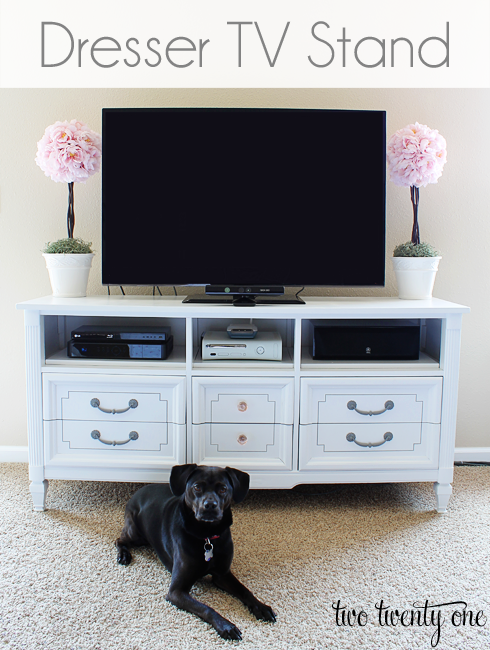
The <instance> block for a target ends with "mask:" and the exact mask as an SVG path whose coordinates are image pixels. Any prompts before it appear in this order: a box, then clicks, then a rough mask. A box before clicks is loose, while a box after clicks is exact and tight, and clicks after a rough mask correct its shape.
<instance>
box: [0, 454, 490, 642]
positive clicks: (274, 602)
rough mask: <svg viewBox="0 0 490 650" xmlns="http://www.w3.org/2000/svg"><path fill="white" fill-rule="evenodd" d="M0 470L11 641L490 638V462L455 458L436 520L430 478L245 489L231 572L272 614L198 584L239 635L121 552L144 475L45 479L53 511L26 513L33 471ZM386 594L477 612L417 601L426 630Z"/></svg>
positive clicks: (144, 561)
mask: <svg viewBox="0 0 490 650" xmlns="http://www.w3.org/2000/svg"><path fill="white" fill-rule="evenodd" d="M0 477H1V501H0V503H1V514H0V621H1V625H0V631H1V634H0V644H1V645H0V647H1V648H5V650H14V649H15V650H18V649H21V648H22V649H23V650H160V649H162V650H163V649H164V648H165V649H169V650H173V649H184V648H189V649H192V650H194V649H195V650H201V649H202V650H204V649H206V650H210V649H212V648H230V647H233V646H234V645H239V646H240V647H241V648H243V649H244V650H245V649H247V648H249V649H253V650H261V649H262V648H264V649H268V648H270V649H272V650H276V649H288V650H289V649H295V648H298V649H304V650H320V649H323V648H328V649H329V650H343V649H349V650H350V649H352V650H354V649H355V650H363V649H369V650H391V649H395V648H396V649H398V648H402V649H403V650H412V649H413V650H419V649H421V650H422V649H424V650H425V649H427V650H430V648H431V647H437V648H440V649H441V650H450V649H451V650H452V649H458V650H484V649H485V650H487V649H488V648H490V578H489V569H490V567H489V549H490V468H486V467H477V468H474V467H461V468H456V477H455V482H454V494H453V497H452V499H451V501H450V506H449V510H448V512H447V513H446V514H445V515H437V514H436V513H435V511H434V510H433V508H434V505H435V497H434V495H433V492H432V486H431V485H428V484H411V485H409V484H406V485H399V484H396V485H374V486H349V485H340V486H309V487H300V488H297V489H296V490H294V491H256V492H252V493H251V494H250V495H249V497H248V498H247V499H246V500H245V502H243V503H242V504H240V505H239V506H236V507H235V508H234V515H235V523H234V525H233V537H234V541H235V560H234V571H235V573H236V575H237V576H238V577H239V578H240V579H241V580H242V581H243V582H244V583H245V584H247V585H248V586H249V587H250V588H251V589H252V591H254V592H255V594H256V595H257V596H258V597H259V598H261V599H262V600H264V601H265V602H266V603H268V604H270V605H271V606H272V607H273V608H274V610H275V611H276V613H277V615H278V621H277V623H276V624H275V625H272V624H267V623H263V622H258V621H256V620H255V619H254V618H253V617H252V616H251V615H250V614H249V612H248V610H247V609H246V608H245V607H244V606H243V605H242V604H241V603H239V602H237V601H235V600H234V599H233V598H232V597H230V596H228V595H226V594H223V593H221V592H219V591H218V590H216V589H215V588H214V587H212V586H211V585H210V584H209V583H208V582H207V581H204V582H202V583H200V584H198V585H197V586H196V587H195V589H194V593H195V595H196V596H197V597H198V598H200V599H202V600H203V601H205V602H206V603H208V604H209V605H211V606H213V607H214V608H215V609H217V610H218V611H219V612H220V613H221V614H222V615H224V616H225V617H226V618H229V619H230V620H231V621H233V622H234V623H235V624H236V625H237V626H238V627H239V628H240V629H241V631H242V635H243V641H241V642H230V641H223V640H222V639H220V638H219V637H218V635H217V634H216V632H215V631H214V630H213V629H212V628H210V627H209V626H208V625H207V624H206V623H204V622H202V621H201V620H199V619H197V618H195V617H194V616H192V615H190V614H187V613H184V612H181V611H179V610H177V609H176V608H175V607H173V606H172V605H170V604H169V603H167V602H166V601H165V594H166V592H167V588H168V585H169V574H168V573H167V571H166V570H165V568H164V567H163V566H162V565H161V564H160V563H159V561H158V560H157V558H156V557H155V556H154V554H153V552H152V551H151V550H148V549H139V550H136V552H135V558H134V561H133V563H132V564H131V565H130V566H129V567H121V566H119V565H118V564H117V563H116V551H115V548H114V546H113V540H114V539H115V538H116V537H117V536H118V534H119V531H120V528H121V525H122V520H123V511H124V506H125V503H126V501H127V499H128V498H129V497H130V495H131V494H132V493H133V492H134V491H135V490H136V489H137V487H139V486H137V485H134V484H116V483H82V482H61V481H51V483H50V487H49V491H48V507H49V510H47V511H46V512H44V513H35V512H33V511H32V509H31V501H30V494H29V490H28V479H27V466H26V465H22V464H5V465H0ZM337 601H340V603H341V606H345V607H346V608H347V609H350V610H352V609H355V610H356V615H358V614H359V612H361V611H364V612H365V615H361V619H360V621H361V622H362V623H365V625H363V626H360V625H358V620H359V619H358V618H357V620H356V621H355V622H354V621H353V622H354V625H352V626H348V625H347V626H338V625H337V624H336V620H335V612H334V610H333V608H332V604H333V603H336V602H337ZM380 601H383V605H384V606H389V608H390V609H389V611H390V612H392V613H394V610H395V609H397V610H398V614H401V612H402V610H414V603H417V604H418V605H424V604H425V603H426V602H427V604H428V605H441V604H443V603H444V604H446V603H454V602H456V601H464V602H466V603H467V612H469V610H471V611H472V612H473V613H474V616H475V617H476V615H477V613H478V612H479V611H481V612H483V614H480V615H479V618H478V619H476V618H473V621H472V622H473V626H471V625H470V624H469V620H467V621H466V625H464V626H463V625H461V622H462V621H461V614H460V612H461V610H462V605H457V604H449V605H448V604H446V605H445V606H443V607H440V608H435V609H433V610H430V609H428V610H427V611H426V614H427V617H426V623H427V625H424V624H423V623H424V621H423V618H422V619H421V620H420V623H422V625H420V626H419V625H415V624H414V625H407V626H402V625H401V624H400V623H399V624H398V625H396V626H386V625H380V622H379V620H378V611H377V609H376V605H377V604H378V606H379V603H380ZM417 611H419V612H420V611H421V612H423V610H417ZM431 611H433V612H434V614H433V618H432V622H433V623H434V624H433V625H431V624H430V623H431V615H430V612H431ZM438 612H439V614H440V616H441V619H440V627H439V626H438V624H437V614H438ZM404 616H405V617H409V614H405V615H404ZM403 620H404V622H405V623H410V622H411V619H410V618H404V619H403ZM383 622H384V621H383ZM415 622H416V621H414V623H415ZM456 623H458V624H459V625H455V624H456ZM475 623H479V625H476V624H475ZM439 632H440V637H438V634H439Z"/></svg>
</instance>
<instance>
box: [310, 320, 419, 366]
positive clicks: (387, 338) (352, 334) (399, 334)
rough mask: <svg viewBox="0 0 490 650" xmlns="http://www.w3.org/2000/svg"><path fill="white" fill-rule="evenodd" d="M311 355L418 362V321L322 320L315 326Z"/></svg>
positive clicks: (319, 357) (335, 359) (345, 359)
mask: <svg viewBox="0 0 490 650" xmlns="http://www.w3.org/2000/svg"><path fill="white" fill-rule="evenodd" d="M312 341H313V345H312V349H311V356H312V357H313V359H315V360H317V359H318V360H322V361H361V360H367V361H369V360H372V361H415V360H417V359H418V358H419V354H420V322H419V321H418V320H407V319H404V320H396V321H393V320H379V321H376V320H369V321H366V320H359V321H320V322H317V323H315V324H314V326H313V339H312Z"/></svg>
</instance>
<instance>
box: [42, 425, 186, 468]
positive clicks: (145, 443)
mask: <svg viewBox="0 0 490 650" xmlns="http://www.w3.org/2000/svg"><path fill="white" fill-rule="evenodd" d="M185 436H186V432H185V424H173V423H167V422H159V423H157V422H101V421H97V420H93V421H90V420H79V421H77V420H48V421H46V422H44V441H45V442H44V445H45V447H44V453H45V460H46V468H47V472H48V473H47V476H48V475H49V471H50V468H51V469H53V468H60V467H63V468H68V467H87V468H90V467H95V466H98V467H101V466H102V467H112V468H115V467H128V466H130V467H137V468H140V469H146V468H148V467H150V466H157V467H161V468H167V469H169V468H171V467H172V466H173V465H178V464H181V463H183V462H185V439H186V437H185ZM67 477H68V478H69V476H67Z"/></svg>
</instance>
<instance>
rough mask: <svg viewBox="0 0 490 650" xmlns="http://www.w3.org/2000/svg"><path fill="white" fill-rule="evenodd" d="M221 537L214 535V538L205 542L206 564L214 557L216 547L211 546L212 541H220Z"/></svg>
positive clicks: (206, 539) (207, 538)
mask: <svg viewBox="0 0 490 650" xmlns="http://www.w3.org/2000/svg"><path fill="white" fill-rule="evenodd" d="M218 538H219V535H213V536H212V537H206V538H205V540H204V560H205V561H206V562H209V561H210V560H211V558H212V557H213V548H214V546H213V545H212V544H211V540H212V539H218Z"/></svg>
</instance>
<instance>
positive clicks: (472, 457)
mask: <svg viewBox="0 0 490 650" xmlns="http://www.w3.org/2000/svg"><path fill="white" fill-rule="evenodd" d="M454 460H455V461H457V462H463V463H482V462H484V463H490V447H456V449H455V452H454ZM27 462H28V454H27V446H25V447H22V446H18V447H14V446H6V445H0V463H27Z"/></svg>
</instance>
